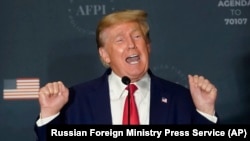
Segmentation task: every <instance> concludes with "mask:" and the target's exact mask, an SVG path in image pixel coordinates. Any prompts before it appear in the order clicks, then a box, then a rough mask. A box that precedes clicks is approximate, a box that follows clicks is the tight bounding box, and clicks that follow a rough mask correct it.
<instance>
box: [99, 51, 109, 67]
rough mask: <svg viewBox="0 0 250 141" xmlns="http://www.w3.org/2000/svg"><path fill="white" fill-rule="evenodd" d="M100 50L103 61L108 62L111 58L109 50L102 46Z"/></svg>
mask: <svg viewBox="0 0 250 141" xmlns="http://www.w3.org/2000/svg"><path fill="white" fill-rule="evenodd" d="M98 51H99V55H100V57H101V59H102V61H104V62H105V63H106V64H108V63H109V62H110V59H109V54H108V52H107V50H106V49H105V48H104V47H100V48H99V50H98Z"/></svg>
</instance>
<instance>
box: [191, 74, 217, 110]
mask: <svg viewBox="0 0 250 141" xmlns="http://www.w3.org/2000/svg"><path fill="white" fill-rule="evenodd" d="M188 80H189V87H190V92H191V95H192V98H193V101H194V104H195V106H196V108H197V109H198V110H199V111H202V112H204V113H207V114H210V115H214V112H215V101H216V97H217V88H216V87H215V86H214V85H213V84H212V83H211V82H210V81H209V80H208V79H206V78H204V77H203V76H199V75H188Z"/></svg>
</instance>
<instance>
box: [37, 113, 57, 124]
mask: <svg viewBox="0 0 250 141" xmlns="http://www.w3.org/2000/svg"><path fill="white" fill-rule="evenodd" d="M58 115H59V113H57V114H55V115H53V116H49V117H46V118H41V116H40V118H39V119H38V120H37V121H36V125H37V126H38V127H41V126H43V125H45V124H47V123H49V122H50V121H52V120H53V119H54V118H56V117H57V116H58Z"/></svg>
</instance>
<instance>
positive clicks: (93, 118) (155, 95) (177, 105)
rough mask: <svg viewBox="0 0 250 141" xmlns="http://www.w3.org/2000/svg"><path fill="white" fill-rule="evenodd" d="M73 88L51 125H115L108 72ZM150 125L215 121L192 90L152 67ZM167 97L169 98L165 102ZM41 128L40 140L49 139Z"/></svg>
mask: <svg viewBox="0 0 250 141" xmlns="http://www.w3.org/2000/svg"><path fill="white" fill-rule="evenodd" d="M110 73H111V69H107V70H106V72H105V73H104V74H103V75H102V76H101V77H99V78H96V79H94V80H91V81H88V82H84V83H81V84H78V85H75V86H72V87H70V88H69V91H70V94H69V101H68V103H67V104H66V105H65V106H64V107H63V109H62V110H61V112H60V115H59V116H58V117H56V118H55V119H54V120H52V121H51V122H50V123H48V124H47V125H49V124H90V125H94V124H98V125H100V124H101V125H112V117H111V108H110V98H109V86H108V75H109V74H110ZM148 73H149V75H150V77H151V90H150V94H151V99H150V118H149V120H150V121H149V124H150V125H159V124H161V125H162V124H212V122H210V121H209V120H207V119H206V118H204V117H203V116H202V115H200V114H199V113H198V112H197V111H196V108H195V106H194V103H193V101H192V98H191V94H190V91H189V89H187V88H185V87H183V86H181V85H178V84H176V83H173V82H170V81H167V80H164V79H162V78H159V77H157V76H155V75H154V74H153V73H152V72H151V71H150V70H149V71H148ZM163 99H165V100H167V101H165V102H163ZM47 125H44V126H42V127H37V126H36V125H35V132H36V134H37V136H38V140H45V139H44V138H45V136H46V126H47Z"/></svg>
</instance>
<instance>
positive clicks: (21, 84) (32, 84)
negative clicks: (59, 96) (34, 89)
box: [16, 82, 40, 86]
mask: <svg viewBox="0 0 250 141" xmlns="http://www.w3.org/2000/svg"><path fill="white" fill-rule="evenodd" d="M16 85H17V86H39V85H40V83H37V82H32V83H28V82H25V83H23V82H17V83H16Z"/></svg>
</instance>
